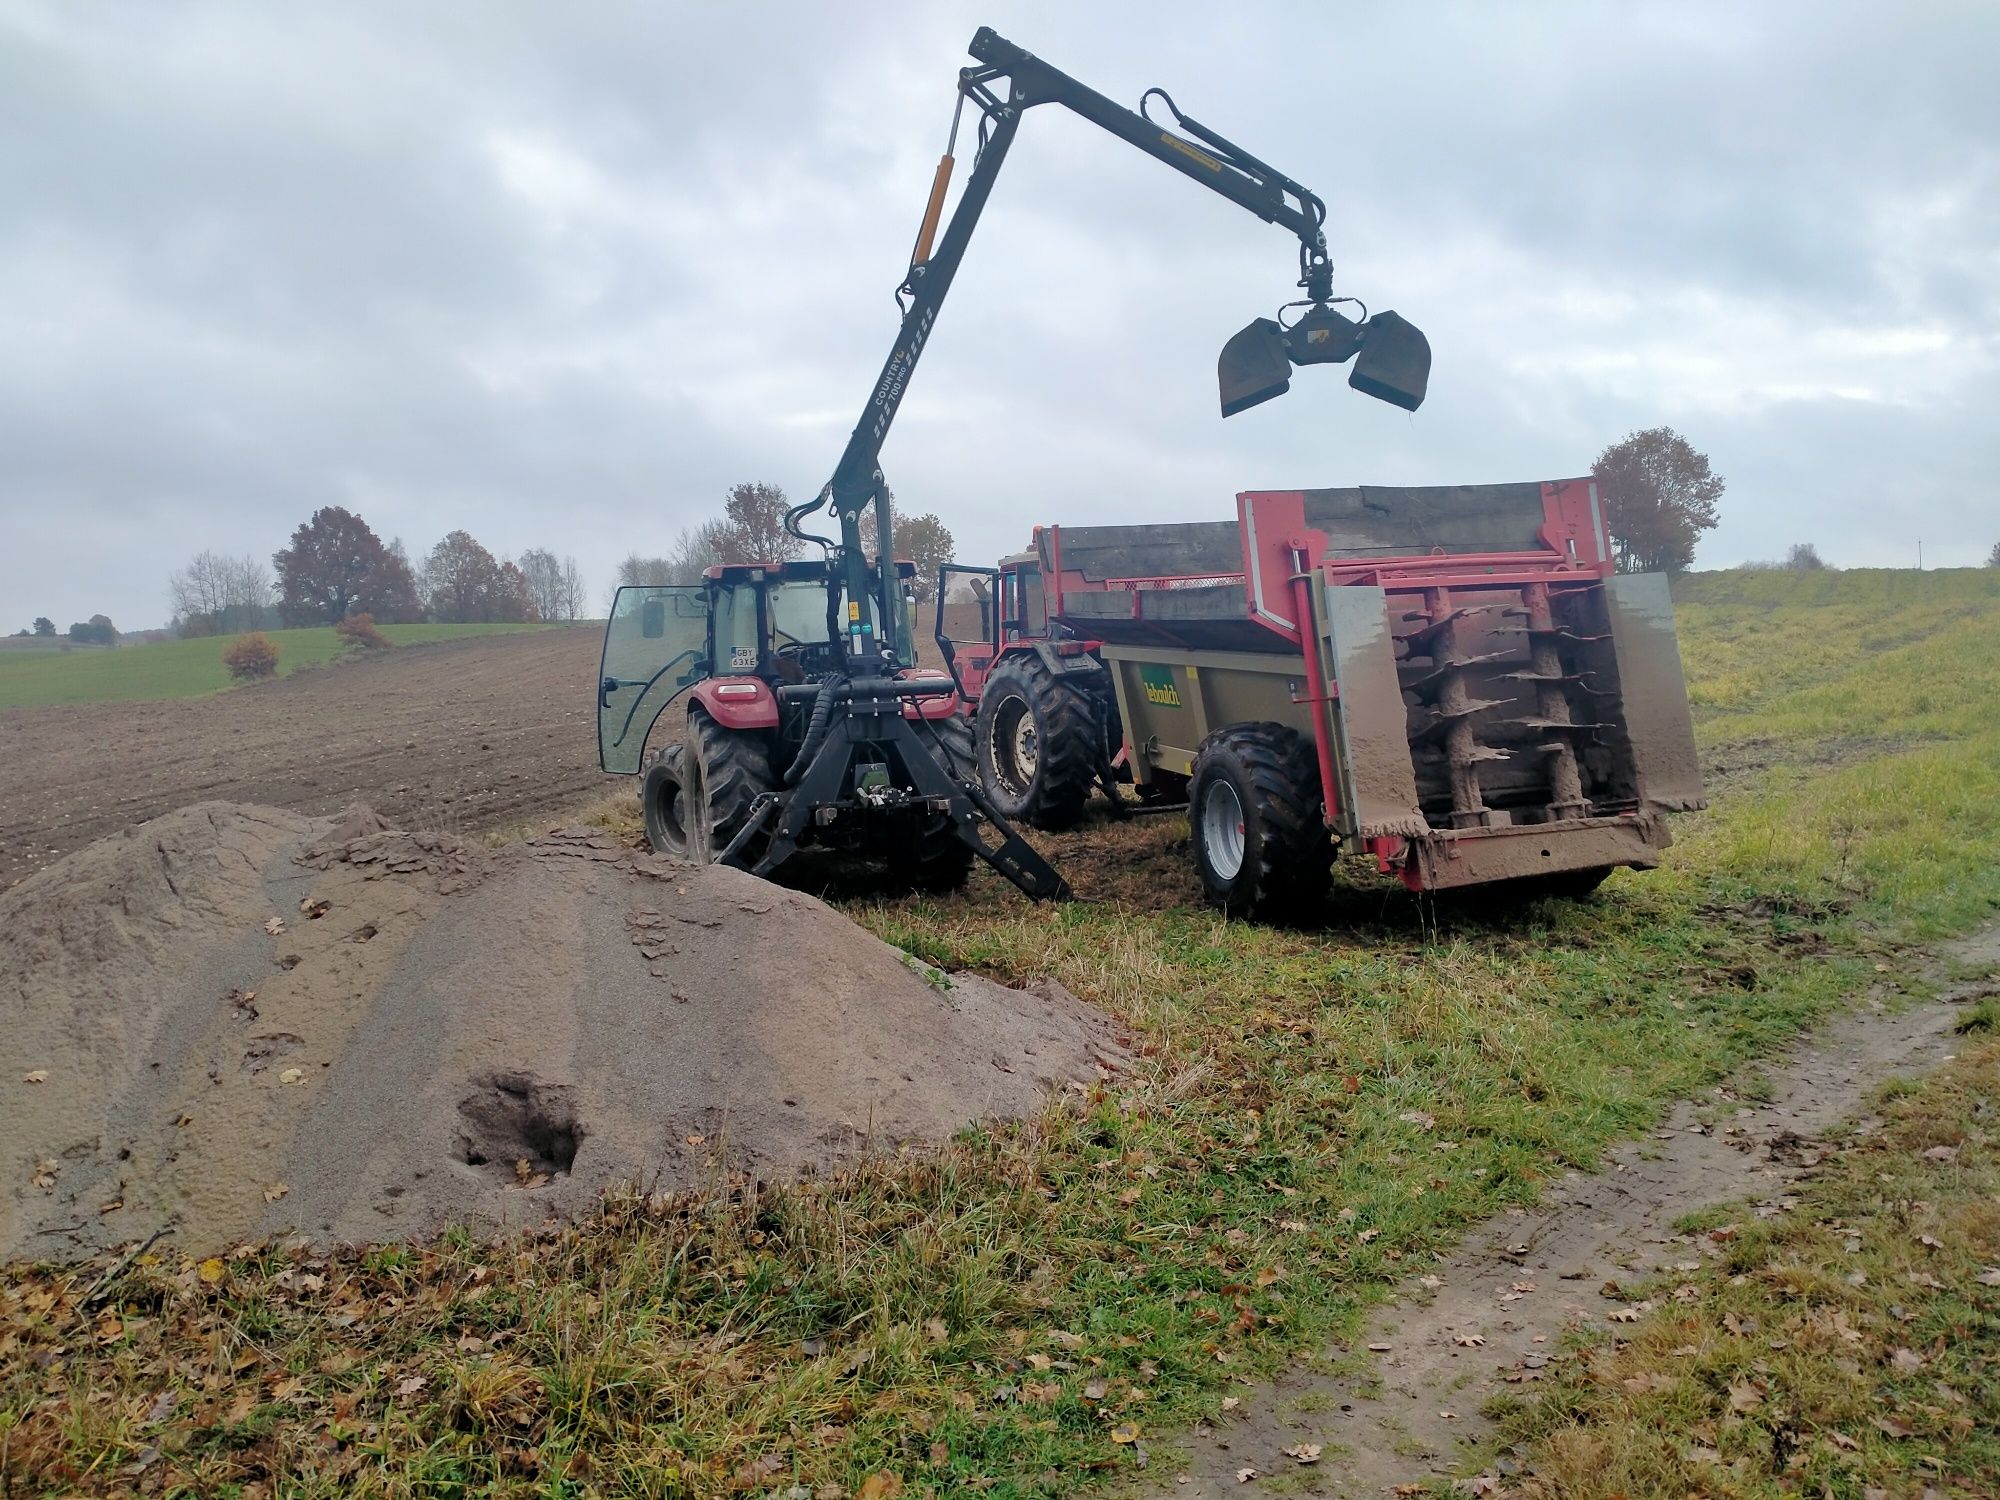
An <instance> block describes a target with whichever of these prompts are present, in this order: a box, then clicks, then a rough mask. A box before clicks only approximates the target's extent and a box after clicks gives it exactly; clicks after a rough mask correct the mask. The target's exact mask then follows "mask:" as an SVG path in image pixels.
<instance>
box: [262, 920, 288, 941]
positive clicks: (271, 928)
mask: <svg viewBox="0 0 2000 1500" xmlns="http://www.w3.org/2000/svg"><path fill="white" fill-rule="evenodd" d="M264 930H265V931H266V932H268V933H270V934H271V936H272V937H276V936H277V935H278V934H279V933H281V932H283V931H284V930H285V919H284V918H283V917H273V918H271V920H270V921H268V922H266V923H265V924H264Z"/></svg>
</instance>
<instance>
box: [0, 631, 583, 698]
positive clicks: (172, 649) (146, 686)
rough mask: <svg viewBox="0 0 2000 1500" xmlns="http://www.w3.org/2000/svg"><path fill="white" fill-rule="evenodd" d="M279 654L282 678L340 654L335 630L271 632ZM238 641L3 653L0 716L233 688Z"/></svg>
mask: <svg viewBox="0 0 2000 1500" xmlns="http://www.w3.org/2000/svg"><path fill="white" fill-rule="evenodd" d="M542 628H543V627H541V626H538V625H385V626H383V627H382V633H383V634H384V635H386V636H387V637H389V639H390V640H391V641H393V642H395V644H397V645H398V646H408V645H415V644H417V643H419V642H423V641H449V640H456V639H457V638H458V637H460V636H468V635H500V634H503V633H505V632H508V631H515V630H539V629H542ZM267 633H268V634H269V636H270V638H271V639H272V640H273V641H275V642H276V643H277V646H278V672H279V674H280V675H281V676H282V675H283V674H285V673H287V672H292V671H295V670H297V669H298V668H299V667H302V666H308V665H313V666H320V665H324V664H325V663H327V662H330V661H332V660H333V659H334V658H335V657H337V656H339V655H340V654H341V649H342V648H341V644H340V639H339V637H337V636H336V635H334V633H333V629H332V627H331V626H326V627H322V628H320V629H315V630H273V631H269V632H267ZM233 639H235V637H233V636H204V637H202V638H200V639H198V640H190V641H160V642H157V643H155V644H152V645H142V646H117V647H104V646H79V647H76V648H75V649H74V650H70V651H62V650H60V649H58V650H49V649H20V650H10V651H0V709H7V708H39V707H44V706H47V705H50V704H58V703H133V702H139V701H142V700H149V699H157V698H188V697H192V696H194V695H195V694H197V693H213V692H217V691H219V690H221V689H223V688H226V687H228V686H229V670H228V668H226V667H224V666H223V665H222V652H223V649H224V648H225V647H226V646H227V645H228V644H229V643H230V641H231V640H233Z"/></svg>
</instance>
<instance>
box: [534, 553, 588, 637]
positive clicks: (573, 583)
mask: <svg viewBox="0 0 2000 1500" xmlns="http://www.w3.org/2000/svg"><path fill="white" fill-rule="evenodd" d="M520 567H521V574H522V576H523V577H525V578H526V579H527V580H528V597H529V598H531V599H533V600H534V601H535V613H536V614H537V615H538V616H540V617H541V618H542V619H544V620H574V619H576V618H577V617H579V616H580V615H581V614H582V613H583V600H584V591H583V574H581V573H580V572H578V571H577V566H576V559H575V558H573V557H562V558H559V557H557V556H556V555H555V553H553V552H551V551H549V550H548V549H547V548H546V547H532V548H530V549H529V550H528V551H526V552H523V553H522V554H521V563H520Z"/></svg>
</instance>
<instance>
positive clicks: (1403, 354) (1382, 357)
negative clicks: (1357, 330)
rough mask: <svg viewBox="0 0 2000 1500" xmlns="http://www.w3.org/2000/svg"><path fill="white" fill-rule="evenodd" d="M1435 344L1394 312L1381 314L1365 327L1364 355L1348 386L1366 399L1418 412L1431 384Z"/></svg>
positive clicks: (1363, 329) (1357, 361) (1350, 375)
mask: <svg viewBox="0 0 2000 1500" xmlns="http://www.w3.org/2000/svg"><path fill="white" fill-rule="evenodd" d="M1430 378H1431V343H1430V340H1429V339H1427V338H1425V337H1424V336H1423V334H1421V333H1420V332H1418V331H1417V327H1416V325H1415V324H1414V323H1409V322H1406V321H1405V320H1403V319H1402V318H1400V317H1398V316H1397V315H1396V314H1395V313H1393V312H1378V313H1377V314H1375V316H1374V317H1372V318H1370V319H1369V320H1368V321H1367V322H1366V323H1363V324H1362V325H1361V352H1360V354H1358V355H1357V356H1356V357H1355V360H1354V370H1353V372H1352V373H1351V374H1349V375H1348V377H1347V383H1348V384H1349V385H1350V386H1352V387H1353V388H1354V389H1355V390H1357V391H1360V392H1361V393H1362V394H1363V395H1365V396H1373V397H1375V398H1376V399H1377V400H1378V401H1386V402H1388V403H1389V404H1390V405H1391V406H1400V407H1401V408H1402V409H1403V410H1404V411H1415V410H1416V409H1417V408H1418V407H1419V406H1422V405H1423V404H1424V392H1425V390H1426V389H1427V388H1428V387H1429V385H1430Z"/></svg>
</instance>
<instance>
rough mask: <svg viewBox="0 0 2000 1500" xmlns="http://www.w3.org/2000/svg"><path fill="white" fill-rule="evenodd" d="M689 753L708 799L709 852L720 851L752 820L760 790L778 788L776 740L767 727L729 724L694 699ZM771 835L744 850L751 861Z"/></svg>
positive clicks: (744, 856) (762, 835)
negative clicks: (773, 742)
mask: <svg viewBox="0 0 2000 1500" xmlns="http://www.w3.org/2000/svg"><path fill="white" fill-rule="evenodd" d="M687 757H688V764H689V766H690V767H691V768H692V769H693V770H694V771H695V773H696V779H697V783H698V785H699V786H700V789H701V795H702V798H703V800H704V802H705V803H706V804H707V809H708V838H709V853H710V854H711V855H715V854H720V853H721V852H722V851H723V850H724V849H726V848H728V847H729V841H730V840H731V839H733V838H735V837H736V832H737V830H738V829H740V828H741V827H742V826H743V824H744V823H745V822H746V821H747V820H748V818H749V816H750V806H751V804H752V803H753V802H755V801H756V799H757V796H758V794H759V793H761V792H769V791H775V790H777V786H778V775H777V772H775V771H774V770H772V769H771V746H770V741H769V739H768V738H767V737H766V735H765V734H764V733H763V731H761V730H754V729H724V728H723V727H722V726H721V725H720V724H718V723H716V722H715V720H713V719H712V718H710V717H709V716H708V712H707V710H705V709H704V708H702V707H701V705H700V704H693V705H691V706H690V707H689V708H688V743H687ZM690 826H692V825H690ZM767 838H768V830H767V831H766V832H765V833H760V834H758V836H757V837H756V838H754V839H752V840H751V841H750V843H749V845H747V846H746V847H745V848H744V849H743V851H742V859H743V863H744V864H745V865H746V866H747V865H752V864H755V863H756V862H757V858H758V856H760V855H761V854H762V853H763V852H764V851H763V845H764V842H765V840H766V839H767Z"/></svg>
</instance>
